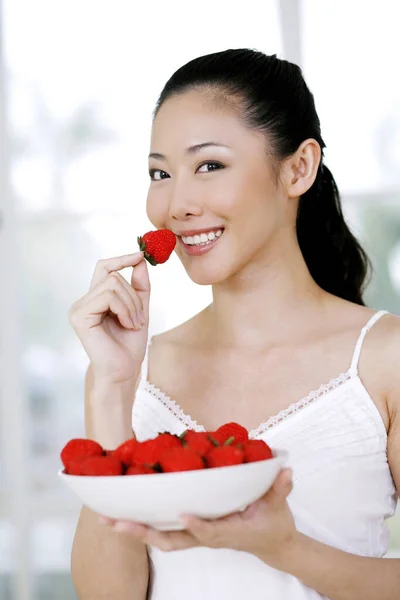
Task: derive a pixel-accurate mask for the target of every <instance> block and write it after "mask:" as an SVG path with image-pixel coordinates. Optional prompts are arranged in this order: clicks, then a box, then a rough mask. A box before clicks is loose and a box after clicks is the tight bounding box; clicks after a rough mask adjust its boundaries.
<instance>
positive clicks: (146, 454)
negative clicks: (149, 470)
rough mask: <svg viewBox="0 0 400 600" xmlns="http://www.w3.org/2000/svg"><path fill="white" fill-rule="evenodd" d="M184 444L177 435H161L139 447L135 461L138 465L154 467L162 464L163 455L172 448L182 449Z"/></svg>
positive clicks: (136, 450)
mask: <svg viewBox="0 0 400 600" xmlns="http://www.w3.org/2000/svg"><path fill="white" fill-rule="evenodd" d="M181 446H182V442H181V441H180V439H179V438H177V437H176V436H175V435H171V434H170V433H160V434H159V435H158V436H157V437H156V438H154V439H152V440H146V441H145V442H141V443H140V444H138V445H137V447H136V449H135V453H134V457H133V461H134V463H135V464H137V465H146V466H148V467H153V466H154V465H156V464H157V463H159V462H160V458H161V456H162V454H163V453H164V452H165V451H166V450H169V449H170V448H180V447H181Z"/></svg>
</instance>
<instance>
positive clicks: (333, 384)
mask: <svg viewBox="0 0 400 600" xmlns="http://www.w3.org/2000/svg"><path fill="white" fill-rule="evenodd" d="M350 379H352V373H351V370H350V369H349V370H348V371H346V372H345V373H341V374H340V375H339V376H338V377H334V378H333V379H331V380H330V381H329V382H328V383H323V384H322V385H320V387H319V388H318V389H316V390H313V391H312V392H310V393H309V394H308V395H307V396H305V397H304V398H301V400H299V401H298V402H294V403H293V404H290V405H289V406H288V407H287V408H284V409H283V410H281V411H279V413H278V414H277V415H274V416H272V417H270V418H269V419H268V420H267V421H265V422H264V423H261V425H259V426H258V427H257V428H256V429H252V430H251V431H250V432H249V438H256V437H258V436H259V435H261V434H262V433H264V432H265V431H268V430H270V429H272V428H273V427H276V426H277V425H279V424H280V423H282V422H283V421H285V420H286V419H287V418H288V417H290V416H292V415H294V414H296V413H297V412H299V411H300V410H302V409H303V408H305V407H306V406H308V405H309V404H311V403H312V402H314V401H315V400H318V399H319V398H322V397H323V396H326V394H328V393H329V392H332V391H333V390H334V389H336V388H337V387H339V386H340V385H342V384H343V383H345V382H346V381H349V380H350ZM144 387H145V389H146V391H147V392H149V393H150V394H151V395H152V396H153V397H154V398H156V399H157V400H158V401H159V402H161V404H163V405H164V406H165V408H167V409H168V410H169V411H170V412H171V413H172V414H173V415H174V416H175V417H176V418H177V419H178V420H179V421H180V422H181V423H182V424H183V425H184V426H185V427H186V429H194V431H206V430H205V428H204V427H203V425H199V424H198V423H197V421H194V420H193V419H192V418H191V417H190V416H189V415H187V414H186V413H185V412H184V411H183V410H182V408H181V407H180V406H179V404H177V403H176V402H175V401H174V400H172V399H171V398H170V397H169V396H167V395H166V394H164V392H162V391H161V390H160V389H159V388H157V387H155V386H154V385H153V384H152V383H150V382H149V381H147V380H145V382H144Z"/></svg>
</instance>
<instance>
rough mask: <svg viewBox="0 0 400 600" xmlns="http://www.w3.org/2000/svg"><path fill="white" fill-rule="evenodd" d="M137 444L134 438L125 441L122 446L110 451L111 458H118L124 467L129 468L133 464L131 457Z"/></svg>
mask: <svg viewBox="0 0 400 600" xmlns="http://www.w3.org/2000/svg"><path fill="white" fill-rule="evenodd" d="M138 444H139V442H138V441H137V440H136V439H135V438H132V439H130V440H127V441H126V442H124V443H123V444H120V445H119V446H118V448H116V449H115V450H112V451H111V456H115V458H118V460H120V461H121V462H122V463H123V464H124V465H125V466H130V465H132V464H133V455H134V453H135V450H136V448H137V446H138Z"/></svg>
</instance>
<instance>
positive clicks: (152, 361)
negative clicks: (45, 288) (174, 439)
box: [70, 49, 400, 600]
mask: <svg viewBox="0 0 400 600" xmlns="http://www.w3.org/2000/svg"><path fill="white" fill-rule="evenodd" d="M343 143H345V138H344V142H343ZM323 148H324V142H323V140H322V137H321V132H320V124H319V119H318V116H317V114H316V111H315V106H314V100H313V96H312V94H311V93H310V91H309V90H308V88H307V86H306V84H305V82H304V80H303V77H302V74H301V71H300V69H299V68H298V67H297V66H295V65H293V64H291V63H289V62H286V61H283V60H279V59H278V58H276V56H266V55H264V54H262V53H260V52H255V51H252V50H246V49H244V50H228V51H226V52H219V53H216V54H212V55H209V56H205V57H201V58H198V59H196V60H193V61H191V62H190V63H188V64H187V65H185V66H183V67H182V68H181V69H179V70H178V71H177V72H176V73H175V74H174V75H173V76H172V77H171V79H170V80H169V81H168V83H167V84H166V86H165V88H164V90H163V92H162V93H161V96H160V99H159V101H158V104H157V107H156V111H155V117H154V122H153V129H152V139H151V152H150V157H149V160H150V177H151V183H150V189H149V194H148V200H147V211H148V215H149V218H150V220H151V222H152V223H153V224H154V226H155V227H156V228H168V229H171V230H172V231H173V232H174V233H175V234H176V235H177V236H178V244H177V248H176V252H177V254H178V256H179V258H180V259H181V261H182V263H183V266H184V268H185V269H186V271H187V273H188V275H189V277H190V278H191V279H192V280H193V281H194V282H196V283H198V284H200V285H205V284H207V285H212V290H213V301H212V304H211V305H210V306H209V307H207V308H206V309H205V310H204V311H202V312H201V313H200V314H198V315H196V316H194V317H193V318H192V319H190V320H189V321H187V322H185V323H183V324H182V325H179V326H178V327H176V328H175V329H173V330H171V331H167V332H165V333H162V334H160V335H157V336H155V338H154V340H153V343H152V344H151V346H150V344H148V339H147V337H148V334H147V332H148V316H149V293H150V285H149V279H148V271H147V266H146V263H145V261H144V260H143V256H142V254H140V253H139V254H134V255H128V256H122V257H118V258H112V259H108V260H102V261H100V262H99V263H98V264H97V266H96V269H95V273H94V276H93V280H92V283H91V290H90V291H89V293H88V294H87V295H86V296H85V297H84V298H82V299H81V300H79V301H78V302H77V303H75V304H74V306H73V307H72V308H71V313H70V318H71V322H72V325H73V327H74V328H75V330H76V332H77V334H78V336H79V337H80V339H81V341H82V344H83V346H84V347H85V349H86V351H87V353H88V355H89V357H90V367H89V370H88V376H87V382H86V427H87V435H88V436H89V437H91V438H94V439H96V440H98V441H99V442H100V443H102V444H103V446H105V447H108V448H112V447H116V446H117V445H118V444H119V443H121V442H122V441H124V440H126V439H127V438H129V437H131V435H132V429H131V414H132V409H133V429H134V432H135V434H136V436H137V437H138V439H145V438H147V437H154V436H155V435H156V434H157V433H158V432H159V431H165V430H169V431H171V432H173V433H181V432H182V431H183V430H184V429H186V428H187V427H193V428H195V429H200V430H202V429H203V428H205V429H207V430H213V429H215V428H216V427H217V426H219V425H220V424H222V423H224V422H227V421H237V422H239V423H241V424H243V425H244V426H246V427H247V428H248V429H249V430H250V431H251V437H254V438H255V437H259V438H262V439H264V440H266V441H267V442H268V443H269V444H270V445H271V446H272V447H277V448H286V449H287V450H288V452H289V456H290V459H289V465H288V466H289V468H286V469H283V470H282V471H281V473H280V475H279V476H278V478H277V480H276V482H275V485H274V487H273V488H272V489H271V490H270V492H269V493H268V494H266V495H265V497H264V498H262V499H260V500H259V501H258V502H256V503H254V504H253V505H252V506H251V507H249V508H248V509H247V510H246V511H245V512H244V513H243V514H240V515H237V514H235V515H231V516H229V517H227V518H225V519H220V520H216V521H210V522H206V521H201V520H199V519H196V518H195V517H193V516H192V517H191V516H190V515H189V516H183V522H184V524H185V530H183V531H181V532H176V531H175V532H158V531H155V530H152V529H151V528H148V527H145V526H143V525H141V524H138V523H115V522H112V521H110V520H107V519H104V518H103V519H100V521H99V518H98V515H95V514H94V513H91V512H90V511H89V510H88V509H86V508H84V509H83V511H82V514H81V517H80V520H79V524H78V527H77V532H76V536H75V541H74V548H73V553H72V574H73V578H74V582H75V586H76V589H77V591H78V594H79V597H80V598H81V599H82V600H89V599H92V598H113V599H114V600H117V599H121V600H122V599H125V598H126V599H128V598H129V599H137V600H142V599H144V598H146V595H147V597H149V598H151V599H152V600H167V599H168V600H177V599H178V598H183V597H185V598H190V599H191V600H193V599H194V600H197V599H198V600H205V599H208V600H213V599H216V600H217V599H218V600H220V599H222V598H229V599H230V600H236V599H239V598H240V599H242V598H243V596H244V594H246V595H247V596H248V597H251V598H271V599H273V600H280V599H282V600H286V599H294V600H303V599H304V600H305V599H310V600H311V599H316V598H324V597H326V598H331V599H332V600H360V599H361V598H362V599H363V600H377V599H378V598H379V600H386V599H387V600H389V599H390V600H392V599H394V598H397V597H400V561H399V560H394V559H393V560H380V559H381V557H383V555H384V554H385V553H386V551H387V548H388V534H387V530H386V526H385V520H386V519H387V518H388V517H390V516H392V515H393V513H394V511H395V506H396V498H397V493H396V485H395V483H396V484H397V489H398V488H399V485H400V458H399V457H400V425H399V418H400V414H399V410H400V394H399V389H400V375H399V369H398V365H397V362H398V360H397V359H396V358H397V357H398V356H399V354H400V341H399V332H400V324H399V319H398V318H397V317H395V316H392V315H388V314H385V313H384V312H383V311H381V312H378V313H376V312H375V311H373V310H370V309H369V308H366V307H365V306H364V303H363V299H362V290H363V286H364V282H365V277H366V272H367V267H368V261H367V258H366V255H365V254H364V252H363V250H362V249H361V247H360V245H359V244H358V242H357V241H356V239H355V238H354V237H353V235H352V233H351V232H350V230H349V229H348V227H347V225H346V223H345V221H344V219H343V215H342V212H341V207H340V201H339V196H338V191H337V187H336V184H335V181H334V179H333V177H332V175H331V173H330V171H329V170H328V168H327V167H326V166H325V165H324V162H323V157H322V155H323ZM218 232H219V233H218ZM202 234H203V235H202ZM196 235H197V236H199V237H196ZM128 266H133V267H134V270H133V273H132V281H131V285H129V284H128V283H127V282H126V281H125V280H124V278H123V277H122V276H121V275H120V274H119V273H118V271H119V270H120V269H122V268H124V267H128ZM149 346H150V348H149ZM147 349H149V352H147ZM147 359H148V360H147ZM325 382H328V383H325ZM321 384H322V385H321ZM161 390H162V391H161ZM310 390H315V391H313V392H311V393H310ZM135 392H136V398H135V402H134V403H133V398H134V396H135ZM299 399H300V400H299ZM260 424H261V425H260ZM104 524H105V525H106V526H104ZM148 557H150V560H148ZM149 564H150V567H149Z"/></svg>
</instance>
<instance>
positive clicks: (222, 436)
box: [213, 423, 249, 444]
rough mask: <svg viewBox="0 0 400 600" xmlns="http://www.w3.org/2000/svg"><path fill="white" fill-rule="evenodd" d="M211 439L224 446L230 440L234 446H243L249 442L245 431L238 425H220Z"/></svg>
mask: <svg viewBox="0 0 400 600" xmlns="http://www.w3.org/2000/svg"><path fill="white" fill-rule="evenodd" d="M213 437H214V438H215V439H216V440H217V442H219V443H220V444H225V443H226V442H227V441H228V440H229V439H230V438H233V440H232V442H233V443H235V444H245V443H246V442H248V441H249V434H248V431H247V429H245V428H244V427H242V425H239V424H238V423H226V424H225V425H221V427H218V429H217V431H215V432H214V434H213Z"/></svg>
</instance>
